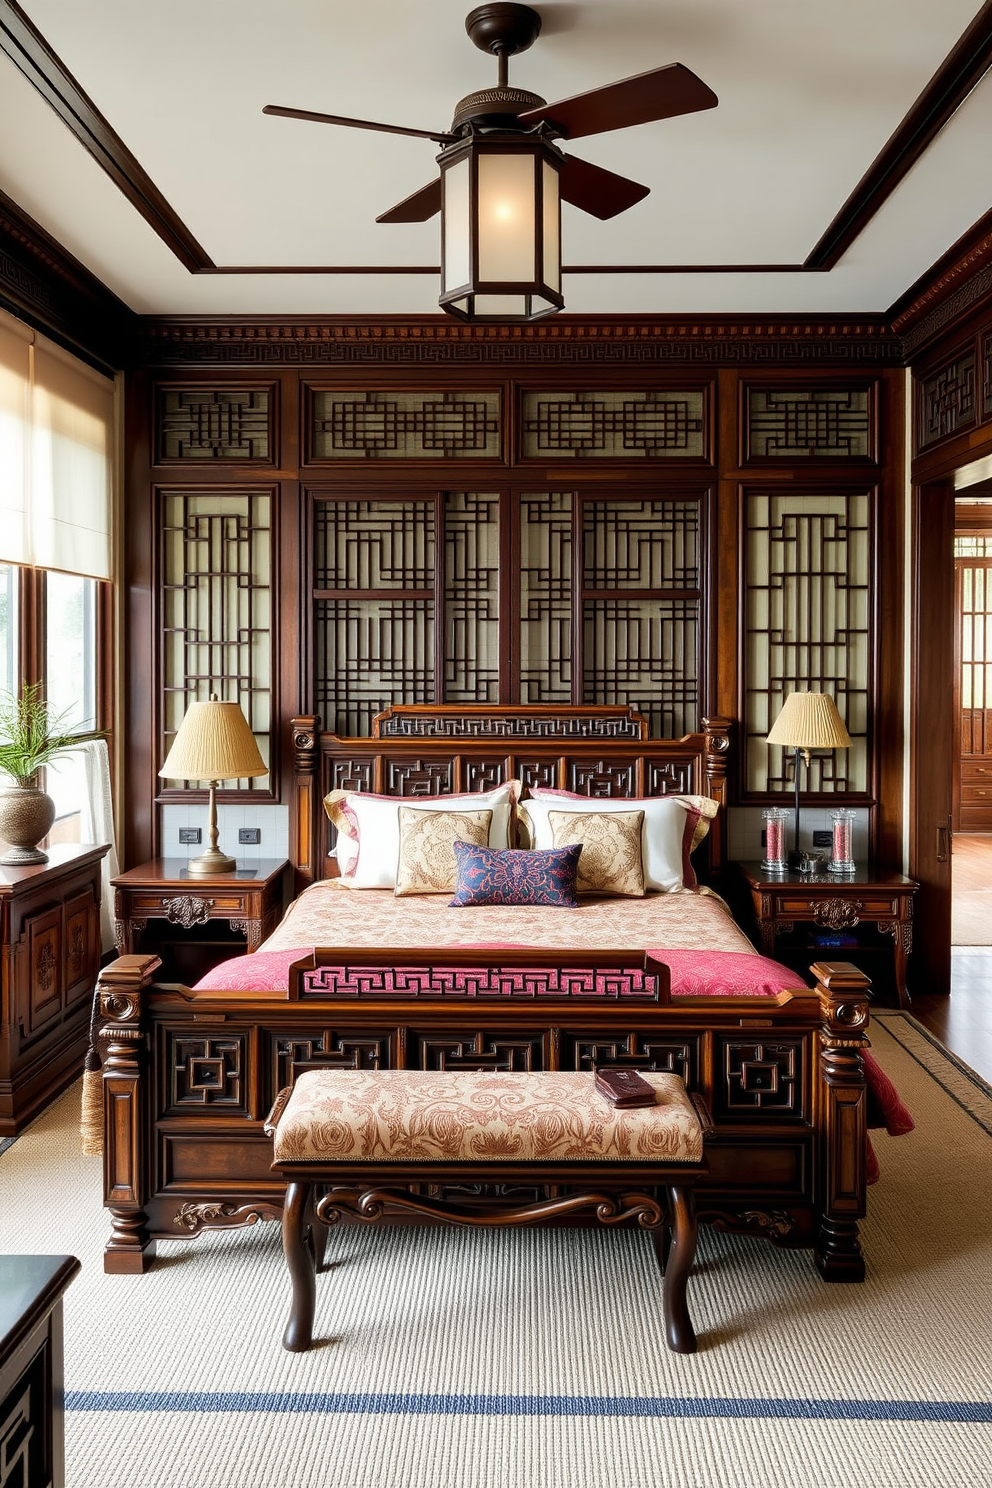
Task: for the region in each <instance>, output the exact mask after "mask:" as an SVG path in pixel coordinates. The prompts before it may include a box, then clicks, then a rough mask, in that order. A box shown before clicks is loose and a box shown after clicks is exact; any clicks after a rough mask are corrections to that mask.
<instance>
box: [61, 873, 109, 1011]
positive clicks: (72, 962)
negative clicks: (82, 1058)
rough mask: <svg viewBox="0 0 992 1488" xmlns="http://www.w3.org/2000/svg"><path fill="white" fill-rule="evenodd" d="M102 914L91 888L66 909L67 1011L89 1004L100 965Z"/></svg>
mask: <svg viewBox="0 0 992 1488" xmlns="http://www.w3.org/2000/svg"><path fill="white" fill-rule="evenodd" d="M99 935H100V911H99V909H98V907H97V903H96V899H95V897H94V894H93V889H92V887H91V886H90V885H87V887H86V888H85V889H84V890H83V892H82V893H80V894H74V895H73V897H72V898H71V899H67V900H66V905H65V1011H66V1012H69V1011H70V1010H71V1009H72V1008H74V1007H75V1006H76V1004H77V1003H80V1002H86V1003H88V1002H89V1000H90V998H91V997H92V995H93V981H94V968H95V967H97V966H99V964H100V945H99Z"/></svg>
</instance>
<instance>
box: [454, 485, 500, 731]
mask: <svg viewBox="0 0 992 1488" xmlns="http://www.w3.org/2000/svg"><path fill="white" fill-rule="evenodd" d="M444 701H445V702H447V703H496V702H499V497H498V496H481V495H475V494H472V493H468V492H449V493H448V494H447V495H446V496H445V498H444Z"/></svg>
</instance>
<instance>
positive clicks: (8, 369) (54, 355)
mask: <svg viewBox="0 0 992 1488" xmlns="http://www.w3.org/2000/svg"><path fill="white" fill-rule="evenodd" d="M113 441H114V384H113V382H112V381H111V380H110V379H109V378H107V377H102V376H101V375H100V373H99V372H94V371H93V370H92V368H90V367H87V366H86V365H85V363H83V362H81V361H79V360H78V358H76V357H73V356H70V355H69V353H68V352H65V351H63V350H62V349H61V348H60V347H58V346H56V345H55V344H54V342H51V341H48V340H46V338H45V337H44V336H39V335H38V334H37V333H36V332H35V331H32V330H31V329H30V328H29V327H28V326H25V325H22V324H21V322H20V321H18V320H15V319H14V317H13V316H11V315H7V314H6V313H5V312H4V311H0V562H6V563H23V564H29V565H33V566H34V567H37V568H57V569H61V570H62V571H63V572H65V573H75V574H84V575H86V576H87V577H89V578H94V579H109V578H110V576H111V510H112V506H111V491H112V469H113V448H114V443H113Z"/></svg>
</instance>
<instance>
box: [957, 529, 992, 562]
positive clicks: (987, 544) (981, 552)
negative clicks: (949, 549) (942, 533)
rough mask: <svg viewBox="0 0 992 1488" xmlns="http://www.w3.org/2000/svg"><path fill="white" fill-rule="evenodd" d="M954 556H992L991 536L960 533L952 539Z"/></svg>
mask: <svg viewBox="0 0 992 1488" xmlns="http://www.w3.org/2000/svg"><path fill="white" fill-rule="evenodd" d="M954 556H955V558H992V537H982V536H980V535H979V534H978V533H975V534H974V535H971V534H968V533H960V534H959V535H958V536H957V537H955V539H954Z"/></svg>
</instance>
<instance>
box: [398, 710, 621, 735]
mask: <svg viewBox="0 0 992 1488" xmlns="http://www.w3.org/2000/svg"><path fill="white" fill-rule="evenodd" d="M373 732H374V737H375V738H379V739H640V738H642V737H643V733H644V729H643V725H642V723H641V720H640V718H639V717H637V716H633V715H626V716H623V715H621V716H617V717H613V716H610V717H603V716H596V715H591V716H587V717H582V716H578V717H576V716H571V717H570V716H569V715H568V714H557V715H556V714H553V713H552V714H536V715H533V716H527V715H522V714H518V715H513V714H503V715H501V714H499V713H495V714H493V715H487V716H486V717H484V718H479V717H458V716H449V715H447V714H411V713H385V714H383V715H382V717H380V718H378V719H376V720H375V723H374V726H373Z"/></svg>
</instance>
